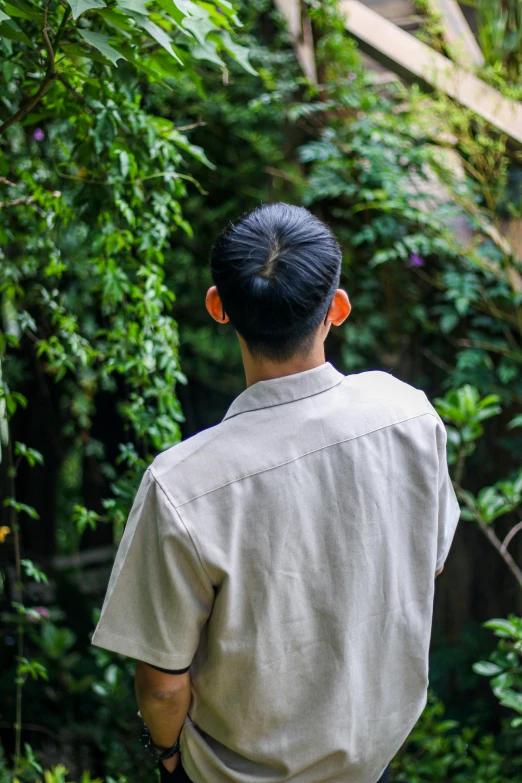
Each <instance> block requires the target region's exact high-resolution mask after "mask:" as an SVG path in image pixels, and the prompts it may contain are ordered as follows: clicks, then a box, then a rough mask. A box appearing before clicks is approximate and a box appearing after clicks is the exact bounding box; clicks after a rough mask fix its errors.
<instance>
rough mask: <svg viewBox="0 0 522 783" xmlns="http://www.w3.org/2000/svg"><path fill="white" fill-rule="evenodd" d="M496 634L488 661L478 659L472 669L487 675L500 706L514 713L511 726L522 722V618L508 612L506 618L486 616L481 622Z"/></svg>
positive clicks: (517, 725)
mask: <svg viewBox="0 0 522 783" xmlns="http://www.w3.org/2000/svg"><path fill="white" fill-rule="evenodd" d="M484 627H485V628H489V629H490V630H491V631H493V633H494V634H495V636H498V637H499V639H500V641H499V642H498V647H497V649H496V650H495V651H494V652H493V653H491V655H490V656H489V660H488V661H478V662H477V663H475V664H474V666H473V669H474V671H476V672H477V674H482V675H483V676H485V677H490V678H491V680H490V683H491V688H492V690H493V693H494V694H495V696H496V697H497V699H498V700H499V702H500V704H501V705H502V706H503V707H508V708H509V709H511V710H514V711H515V712H516V713H517V716H516V717H514V718H512V719H511V726H512V727H513V728H519V727H520V726H522V662H521V654H522V618H520V617H517V616H516V615H513V614H511V615H509V616H508V618H507V619H495V620H488V621H487V622H485V623H484Z"/></svg>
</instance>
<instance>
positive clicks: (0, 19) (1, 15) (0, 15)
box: [0, 11, 9, 22]
mask: <svg viewBox="0 0 522 783" xmlns="http://www.w3.org/2000/svg"><path fill="white" fill-rule="evenodd" d="M6 19H9V16H8V15H7V14H4V12H3V11H0V22H4V21H5V20H6Z"/></svg>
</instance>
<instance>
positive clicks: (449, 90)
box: [275, 0, 522, 148]
mask: <svg viewBox="0 0 522 783" xmlns="http://www.w3.org/2000/svg"><path fill="white" fill-rule="evenodd" d="M428 3H429V5H430V7H431V10H432V12H433V13H435V14H437V15H438V16H439V18H440V22H441V26H442V30H443V34H444V38H445V40H446V43H447V46H448V51H450V52H451V55H452V57H453V59H452V60H450V59H449V58H448V57H444V55H442V54H440V53H439V52H436V51H435V50H434V49H432V48H431V47H430V46H428V45H427V44H425V43H423V42H422V41H420V40H419V39H418V38H415V37H414V35H412V33H413V32H415V31H416V29H418V27H419V26H420V24H421V23H422V21H423V19H422V17H421V16H420V15H419V14H418V13H417V12H416V11H415V7H414V5H413V3H412V2H410V0H366V1H365V2H361V1H360V0H341V2H340V4H339V8H340V11H341V12H342V13H343V15H344V17H345V26H346V30H347V32H348V33H349V34H350V35H352V36H353V37H354V38H355V39H356V40H357V41H358V43H359V46H360V48H361V50H362V51H363V52H365V53H366V54H367V55H369V56H370V57H371V58H372V60H374V61H375V62H377V63H379V64H380V65H381V66H384V67H385V68H386V69H388V70H389V71H390V72H392V73H393V74H396V75H397V76H399V77H400V78H403V79H405V80H407V81H410V82H418V83H420V84H422V85H423V86H424V87H425V88H428V89H433V90H440V91H442V92H444V93H446V95H448V96H449V97H450V98H453V99H454V100H456V101H457V102H458V103H460V104H461V105H462V106H465V107H466V108H468V109H471V111H473V112H475V113H476V114H477V115H478V116H480V117H483V118H484V119H485V120H487V122H489V123H490V124H491V125H492V126H494V127H495V128H497V129H498V130H499V131H500V132H501V133H504V134H505V135H506V136H507V137H508V139H509V141H510V142H511V144H512V145H514V146H516V147H518V148H522V105H520V103H517V102H515V101H512V100H509V99H508V98H505V97H504V96H503V95H501V94H500V93H499V92H498V91H497V90H495V89H494V88H493V87H490V86H489V85H488V84H486V83H485V82H484V81H482V79H479V78H478V77H477V76H476V75H475V74H474V73H473V72H472V71H471V70H470V68H471V67H473V66H480V65H482V64H483V62H484V58H483V56H482V52H481V51H480V48H479V46H478V43H477V41H476V39H475V37H474V35H473V33H472V31H471V29H470V27H469V25H468V23H467V21H466V18H465V16H464V14H463V12H462V10H461V8H460V6H459V4H458V3H457V1H456V0H428ZM275 4H276V6H277V8H278V9H279V11H280V12H281V13H282V14H283V16H284V17H285V19H286V21H287V24H288V29H289V32H290V35H291V37H292V41H293V44H294V48H295V51H296V56H297V58H298V60H299V63H300V65H301V68H302V69H303V73H304V74H305V75H306V76H307V77H308V78H309V79H310V81H312V82H313V83H317V72H316V68H315V57H314V49H313V39H312V33H311V29H310V22H309V19H308V16H307V14H306V10H305V8H304V7H303V4H302V3H301V0H275Z"/></svg>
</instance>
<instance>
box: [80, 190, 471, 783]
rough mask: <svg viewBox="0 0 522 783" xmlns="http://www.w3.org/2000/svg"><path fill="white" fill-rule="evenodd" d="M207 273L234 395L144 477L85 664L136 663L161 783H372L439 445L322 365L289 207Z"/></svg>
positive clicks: (449, 502)
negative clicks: (232, 361) (230, 353)
mask: <svg viewBox="0 0 522 783" xmlns="http://www.w3.org/2000/svg"><path fill="white" fill-rule="evenodd" d="M210 263H211V272H212V278H213V282H214V283H215V285H214V286H212V288H210V289H209V291H208V293H207V298H206V306H207V309H208V311H209V313H210V315H211V316H212V317H213V318H214V319H215V320H216V321H218V322H219V323H226V322H228V321H229V322H230V323H231V324H232V326H233V327H234V329H235V331H236V332H237V335H238V338H239V343H240V346H241V351H242V355H243V362H244V366H245V375H246V384H247V388H246V390H245V391H244V392H243V393H242V394H240V395H239V397H237V399H236V400H235V401H234V402H233V403H232V405H231V407H230V408H229V410H228V412H227V414H226V415H225V417H224V419H223V421H222V422H221V423H220V424H218V425H217V426H215V427H212V428H210V429H208V430H205V431H203V432H200V433H199V434H198V435H196V436H194V437H192V438H189V439H188V440H186V441H184V442H183V443H180V444H178V445H177V446H174V447H173V448H171V449H169V450H167V451H166V452H164V453H163V454H160V455H159V456H158V457H157V458H156V459H155V460H154V462H153V463H152V465H151V466H150V467H149V469H148V470H147V472H146V473H145V476H144V478H143V481H142V483H141V486H140V489H139V491H138V494H137V497H136V500H135V502H134V506H133V508H132V511H131V514H130V517H129V520H128V523H127V526H126V529H125V533H124V536H123V539H122V542H121V545H120V548H119V550H118V554H117V557H116V562H115V565H114V569H113V572H112V575H111V579H110V583H109V587H108V591H107V595H106V598H105V602H104V605H103V609H102V614H101V618H100V622H99V624H98V626H97V628H96V631H95V634H94V637H93V644H95V645H98V646H100V647H104V648H106V649H109V650H113V651H115V652H118V653H123V654H124V655H128V656H131V657H133V658H136V659H137V664H136V693H137V699H138V703H139V707H140V714H141V717H142V719H143V721H144V723H143V734H144V740H143V741H144V744H145V745H147V746H149V749H150V750H151V752H152V754H153V755H154V757H155V758H156V759H158V764H159V766H160V769H161V771H162V777H163V778H164V779H165V780H166V781H167V780H172V781H187V780H190V781H192V783H265V782H266V783H268V781H270V783H283V781H293V782H294V783H322V782H323V781H329V782H330V783H341V782H342V783H377V781H387V780H388V770H389V762H390V760H391V759H392V757H393V756H394V754H395V753H396V751H397V750H398V749H399V747H400V746H401V745H402V743H403V742H404V740H405V739H406V738H407V736H408V734H409V733H410V731H411V729H412V728H413V726H414V724H415V722H416V721H417V719H418V717H419V715H420V714H421V712H422V710H423V708H424V706H425V703H426V695H427V686H428V647H429V641H430V631H431V619H432V608H433V594H434V578H435V576H436V575H437V574H438V573H440V571H441V570H442V567H443V564H444V561H445V559H446V556H447V554H448V550H449V548H450V545H451V541H452V538H453V534H454V531H455V527H456V524H457V521H458V517H459V507H458V503H457V500H456V498H455V494H454V491H453V488H452V484H451V481H450V478H449V476H448V469H447V464H446V433H445V429H444V426H443V424H442V422H441V420H440V418H439V417H438V415H437V414H436V412H435V411H434V409H433V408H432V406H431V405H430V403H429V402H428V400H427V398H426V396H425V395H424V393H423V392H421V391H419V390H417V389H414V388H412V387H411V386H408V385H406V384H404V383H402V382H400V381H398V380H396V379H395V378H394V377H392V376H391V375H389V374H387V373H383V372H366V373H361V374H359V375H349V376H347V377H345V376H344V375H342V374H341V373H340V372H338V371H337V370H336V369H334V367H333V366H332V365H331V364H330V363H328V362H325V355H324V341H325V338H326V336H327V334H328V332H329V329H330V326H331V325H332V324H333V325H334V326H340V325H341V324H342V323H343V322H344V321H345V319H346V318H347V317H348V315H349V314H350V302H349V300H348V296H347V294H346V292H345V291H343V290H342V289H339V288H338V285H339V277H340V268H341V252H340V249H339V246H338V244H337V242H336V241H335V239H334V237H333V235H332V234H331V232H330V230H329V229H328V228H327V227H326V226H325V225H324V224H323V223H321V222H320V221H319V220H318V219H317V218H315V217H313V216H312V215H311V214H310V213H309V212H307V211H306V210H305V209H301V208H298V207H293V206H289V205H287V204H271V205H266V206H263V207H260V208H259V209H256V210H254V211H253V212H251V213H249V214H248V215H246V216H244V217H243V218H242V219H241V220H239V221H238V222H237V223H236V224H234V225H231V226H229V227H228V228H227V229H226V230H225V231H224V232H223V234H222V235H221V236H220V238H219V239H218V241H217V243H216V244H215V246H214V248H213V249H212V252H211V259H210ZM178 738H179V746H180V749H181V759H180V755H179V753H178V752H177V750H178V745H177V743H178ZM181 762H182V764H183V766H182V765H181Z"/></svg>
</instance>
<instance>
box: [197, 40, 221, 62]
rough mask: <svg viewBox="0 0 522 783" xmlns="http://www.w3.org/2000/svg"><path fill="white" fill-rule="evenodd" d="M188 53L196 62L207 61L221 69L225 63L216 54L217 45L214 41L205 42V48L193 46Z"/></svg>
mask: <svg viewBox="0 0 522 783" xmlns="http://www.w3.org/2000/svg"><path fill="white" fill-rule="evenodd" d="M190 53H191V54H192V56H193V57H195V59H196V60H208V61H209V62H211V63H215V64H216V65H220V66H222V67H223V68H224V67H225V63H224V62H223V60H222V59H221V57H220V56H219V55H218V53H217V44H216V42H215V41H208V40H207V41H205V46H199V45H197V46H193V47H192V48H191V50H190Z"/></svg>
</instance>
